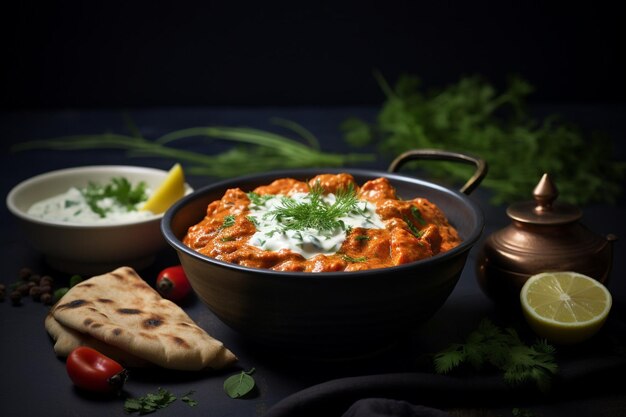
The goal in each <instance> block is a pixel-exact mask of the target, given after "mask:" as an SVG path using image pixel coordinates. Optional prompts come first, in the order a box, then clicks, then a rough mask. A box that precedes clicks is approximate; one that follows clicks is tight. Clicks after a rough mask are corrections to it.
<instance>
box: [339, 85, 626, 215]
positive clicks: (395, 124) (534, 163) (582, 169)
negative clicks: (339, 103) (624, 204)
mask: <svg viewBox="0 0 626 417" xmlns="http://www.w3.org/2000/svg"><path fill="white" fill-rule="evenodd" d="M375 76H376V78H377V80H378V82H379V85H380V86H381V89H382V90H383V92H384V93H385V96H386V99H385V101H384V103H383V104H382V107H381V109H380V111H379V113H378V115H377V118H376V120H375V121H374V122H373V123H370V122H369V121H364V120H362V119H357V118H350V119H348V120H346V121H345V122H344V123H343V124H342V130H343V132H344V137H345V139H346V141H347V142H348V143H350V144H352V145H354V146H363V145H365V144H369V143H372V144H375V145H377V146H378V147H379V150H380V151H381V153H382V154H386V155H390V156H397V155H399V154H401V153H402V152H404V151H406V150H409V149H420V148H439V149H446V150H452V151H458V152H465V153H469V154H474V155H477V156H480V157H482V158H483V159H485V160H486V161H487V162H488V163H489V175H487V177H486V178H485V179H484V180H483V181H482V183H481V186H482V187H484V188H487V189H490V190H491V191H492V193H493V194H492V195H493V198H492V202H493V203H496V204H499V203H502V202H507V203H511V202H516V201H524V200H527V199H528V198H530V196H531V195H532V190H533V189H534V187H535V186H536V185H537V182H538V181H539V179H540V178H541V175H543V173H545V172H548V173H550V175H551V176H553V178H555V180H556V182H557V184H558V186H559V191H560V197H559V198H560V199H561V200H563V201H568V202H570V203H574V204H578V205H581V204H584V203H589V202H594V201H595V202H612V201H614V200H615V199H616V198H617V196H618V195H619V194H620V193H621V192H622V187H623V184H624V183H625V180H626V162H625V161H616V160H615V158H614V155H613V152H612V149H611V143H610V141H609V140H608V138H607V137H605V136H602V135H600V134H597V133H596V134H590V135H588V136H589V137H586V134H583V132H582V131H581V130H580V129H579V128H577V127H576V126H573V125H572V124H570V123H566V122H565V121H564V120H561V119H559V118H558V117H557V116H556V115H552V116H549V117H546V118H544V119H537V118H535V117H533V116H532V115H531V114H530V113H529V112H528V111H527V110H526V103H525V101H526V97H527V96H528V95H529V94H530V93H531V92H532V90H533V87H532V86H531V85H530V84H529V83H527V82H526V81H524V80H523V79H521V78H512V79H511V81H510V83H509V85H508V86H507V88H506V89H505V90H504V91H502V92H498V91H497V90H496V88H495V87H494V85H492V84H490V83H489V82H487V81H486V80H484V79H482V78H480V77H464V78H461V79H460V80H459V81H458V82H457V83H455V84H452V85H450V86H447V87H445V88H442V89H439V90H436V91H424V90H423V89H422V88H421V85H420V80H419V79H418V78H417V77H415V76H411V75H404V76H401V77H400V78H399V79H398V80H397V82H396V84H395V86H394V87H392V86H390V85H389V84H388V83H387V81H386V80H385V79H384V78H383V77H382V75H380V74H378V73H376V74H375ZM420 167H421V168H423V169H424V170H425V171H426V172H428V173H429V174H430V175H431V176H433V177H435V178H439V179H444V180H449V181H456V182H464V181H466V180H467V178H469V177H470V176H471V171H470V169H471V168H468V167H466V166H465V165H463V164H457V163H450V162H438V163H428V164H426V163H424V164H421V165H420Z"/></svg>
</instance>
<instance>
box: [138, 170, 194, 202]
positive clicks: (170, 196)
mask: <svg viewBox="0 0 626 417" xmlns="http://www.w3.org/2000/svg"><path fill="white" fill-rule="evenodd" d="M184 195H185V175H184V173H183V168H182V167H181V166H180V164H175V165H174V166H173V167H172V168H171V169H170V170H169V172H168V173H167V177H165V180H163V182H162V183H161V185H159V188H157V189H156V190H155V191H154V193H152V195H151V196H150V198H148V201H146V203H145V204H144V205H143V207H142V208H141V209H142V210H148V211H151V212H153V213H154V214H159V213H163V212H164V211H165V210H167V209H168V208H169V207H170V206H171V205H172V204H174V203H175V202H176V201H177V200H178V199H180V198H181V197H182V196H184Z"/></svg>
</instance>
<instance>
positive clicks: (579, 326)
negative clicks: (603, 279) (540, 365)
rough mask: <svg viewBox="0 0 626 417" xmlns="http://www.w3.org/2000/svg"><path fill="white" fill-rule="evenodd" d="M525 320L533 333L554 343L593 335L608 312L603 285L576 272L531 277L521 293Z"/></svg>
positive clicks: (570, 342)
mask: <svg viewBox="0 0 626 417" xmlns="http://www.w3.org/2000/svg"><path fill="white" fill-rule="evenodd" d="M520 301H521V303H522V311H523V313H524V317H525V318H526V321H527V322H528V324H529V326H530V327H531V329H533V331H534V332H535V333H536V334H537V335H539V336H541V337H544V338H546V339H548V340H549V341H551V342H553V343H557V344H574V343H579V342H582V341H584V340H586V339H589V338H590V337H591V336H593V335H594V334H595V333H596V332H597V331H598V330H600V328H601V327H602V325H603V324H604V322H605V321H606V318H607V317H608V315H609V311H610V310H611V304H612V298H611V294H610V293H609V290H608V289H607V288H606V287H605V286H604V285H602V283H600V282H598V281H596V280H595V279H593V278H590V277H588V276H586V275H583V274H579V273H577V272H570V271H564V272H544V273H541V274H537V275H533V276H532V277H530V278H529V279H528V280H527V281H526V283H525V284H524V286H523V287H522V291H521V292H520Z"/></svg>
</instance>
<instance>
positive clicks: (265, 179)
mask: <svg viewBox="0 0 626 417" xmlns="http://www.w3.org/2000/svg"><path fill="white" fill-rule="evenodd" d="M423 152H430V151H419V153H420V154H419V155H417V156H413V157H411V156H409V157H408V158H409V159H422V158H423V157H424V156H423V155H422V153H423ZM436 154H437V155H438V156H439V157H440V156H441V155H440V154H441V152H439V151H437V152H436ZM446 155H447V154H446ZM399 158H400V157H399ZM430 159H441V158H435V157H432V158H430ZM444 159H453V158H451V157H450V158H444ZM462 162H463V161H462ZM464 162H472V163H475V164H476V165H477V167H478V170H477V171H476V174H475V175H474V177H473V178H472V180H470V181H468V184H466V187H465V192H466V193H468V192H470V191H471V189H473V188H474V186H475V185H477V184H478V183H479V182H480V180H482V177H483V176H484V175H485V173H486V166H485V165H484V163H483V162H482V161H481V160H478V159H471V160H469V161H468V160H465V161H464ZM481 164H482V165H481ZM398 166H399V164H395V165H394V164H392V167H390V170H395V169H396V168H397V167H398ZM339 172H348V173H350V174H352V175H353V176H354V178H355V180H356V181H357V183H358V184H359V185H361V184H363V183H364V182H366V181H368V180H371V179H374V178H378V177H386V178H388V179H389V181H390V182H391V184H392V185H393V186H394V187H395V188H396V190H397V193H398V196H399V197H400V198H403V199H412V198H416V197H424V198H427V199H428V200H430V201H432V202H433V203H435V204H436V205H438V206H439V207H440V208H441V209H442V210H443V212H444V213H445V214H446V216H447V217H448V220H449V221H450V223H451V224H452V225H453V226H454V227H455V228H456V229H457V230H458V232H459V235H460V236H461V238H462V239H463V241H462V243H461V244H460V245H459V246H457V247H455V248H453V249H452V250H450V251H448V252H445V253H442V254H438V255H436V256H434V257H432V258H429V259H424V260H420V261H417V262H413V263H409V264H405V265H401V266H396V267H390V268H381V269H372V270H365V271H355V272H323V273H307V272H282V271H272V270H267V269H258V268H249V267H244V266H240V265H235V264H231V263H227V262H223V261H219V260H216V259H213V258H210V257H207V256H205V255H202V254H200V253H198V252H196V251H194V250H193V249H190V248H189V247H187V246H186V245H184V244H183V243H182V239H183V237H184V235H185V234H186V232H187V229H188V228H189V227H190V226H192V225H194V224H196V223H198V222H199V221H200V220H201V219H202V218H203V217H204V216H205V214H206V208H207V206H208V204H209V203H210V202H212V201H214V200H218V199H221V198H222V196H223V195H224V193H225V191H226V190H228V189H230V188H236V187H239V188H241V189H242V190H243V191H251V190H252V189H254V188H256V187H258V186H260V185H266V184H269V183H271V182H272V181H273V180H275V179H277V178H284V177H290V178H295V179H299V180H305V181H306V180H309V179H310V178H312V177H314V176H315V175H317V174H320V173H339ZM470 183H471V184H470ZM483 224H484V221H483V216H482V213H481V211H480V209H479V208H478V207H477V206H476V205H475V204H474V203H473V202H472V201H471V200H470V199H469V198H468V197H467V196H466V195H465V194H463V193H461V192H458V191H455V190H451V189H448V188H445V187H442V186H440V185H437V184H434V183H431V182H427V181H423V180H419V179H415V178H411V177H407V176H404V175H397V174H394V173H388V172H379V171H370V170H358V169H340V170H336V169H317V170H310V169H302V170H289V171H276V172H271V173H264V174H258V175H250V176H245V177H240V178H235V179H231V180H227V181H222V182H219V183H215V184H212V185H210V186H207V187H204V188H201V189H198V190H196V191H194V192H193V193H192V194H190V195H188V196H186V197H184V198H182V199H181V200H180V201H178V202H177V203H176V204H174V205H173V206H172V207H171V208H170V209H169V210H168V211H167V212H166V214H165V216H164V218H163V220H162V223H161V230H162V233H163V235H164V236H165V239H166V241H167V242H168V243H169V244H170V245H171V246H172V247H173V248H174V249H175V250H176V251H177V253H178V257H179V259H180V262H181V264H182V266H183V268H184V270H185V272H186V274H187V277H188V279H189V281H190V283H191V286H192V288H193V290H194V291H195V292H196V293H197V295H198V296H199V297H200V299H201V300H202V301H203V302H204V303H206V305H207V306H208V307H209V309H210V310H211V311H212V312H213V313H214V314H215V315H216V316H217V317H218V318H219V319H220V320H221V321H222V322H224V323H225V324H227V325H228V326H229V327H231V328H232V329H234V330H235V331H237V332H238V333H240V334H241V335H243V336H244V337H246V338H247V339H249V340H251V341H253V342H257V343H259V344H261V345H265V346H268V347H273V348H279V349H280V350H281V351H283V352H287V353H292V354H294V355H297V356H305V357H306V356H308V357H314V358H324V359H326V358H345V357H356V356H360V355H364V354H368V353H372V352H375V351H379V350H381V349H384V348H385V347H387V346H389V345H391V344H393V343H395V342H396V341H398V340H399V339H400V338H401V337H403V336H406V335H410V334H411V333H412V331H413V330H414V329H415V328H416V326H417V325H419V324H420V323H423V322H424V321H426V320H427V319H428V318H429V317H431V316H432V315H433V314H434V313H435V312H436V311H437V310H438V309H439V308H440V307H441V306H442V305H443V303H444V302H445V301H446V299H447V298H448V296H449V295H450V293H451V292H452V290H453V289H454V287H455V285H456V283H457V281H458V279H459V277H460V275H461V272H462V270H463V267H464V265H465V262H466V259H467V255H468V253H469V251H470V249H471V248H472V246H473V245H474V244H475V243H476V241H477V240H478V239H479V237H480V235H481V233H482V230H483Z"/></svg>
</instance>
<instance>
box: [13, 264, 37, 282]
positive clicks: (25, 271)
mask: <svg viewBox="0 0 626 417" xmlns="http://www.w3.org/2000/svg"><path fill="white" fill-rule="evenodd" d="M32 274H33V271H32V269H30V268H28V267H24V268H22V269H20V270H19V271H18V273H17V275H18V277H19V278H20V279H21V280H24V281H26V280H27V279H28V278H29V277H30V276H31V275H32Z"/></svg>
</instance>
